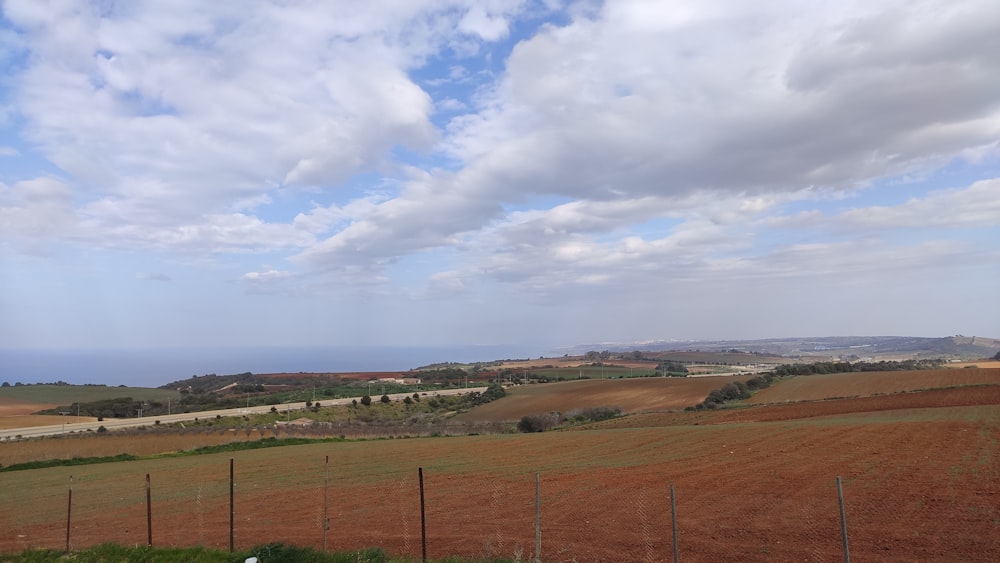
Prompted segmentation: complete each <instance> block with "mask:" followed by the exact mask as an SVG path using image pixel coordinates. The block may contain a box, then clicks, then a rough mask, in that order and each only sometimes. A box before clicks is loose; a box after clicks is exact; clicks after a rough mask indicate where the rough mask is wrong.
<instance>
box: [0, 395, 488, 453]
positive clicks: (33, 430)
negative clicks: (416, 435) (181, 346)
mask: <svg viewBox="0 0 1000 563" xmlns="http://www.w3.org/2000/svg"><path fill="white" fill-rule="evenodd" d="M473 391H479V392H480V393H483V392H485V391H486V387H468V388H462V389H442V390H440V391H419V393H420V394H424V393H427V395H428V396H433V395H462V394H465V393H472V392H473ZM411 396H413V393H390V394H389V398H390V399H392V400H396V399H403V398H404V397H411ZM352 400H359V401H360V400H361V397H349V398H347V399H327V400H320V401H318V402H319V403H321V404H322V405H323V406H325V407H329V406H336V405H349V404H351V401H352ZM373 400H378V399H376V398H373ZM272 406H273V407H275V408H277V409H278V411H279V412H282V413H286V412H287V413H288V415H289V416H292V414H293V413H294V412H295V411H300V410H304V409H306V408H307V407H306V404H305V403H304V402H303V403H283V404H280V405H254V406H251V407H244V408H236V409H222V410H217V411H200V412H189V413H180V414H164V415H158V416H146V417H142V418H110V419H105V420H104V421H103V422H89V421H88V422H66V423H64V424H51V425H48V426H32V427H29V428H7V429H4V430H0V440H10V439H13V438H14V437H15V436H20V437H22V438H33V437H38V436H52V435H55V434H66V433H70V432H86V431H87V430H92V431H96V430H97V429H98V428H99V427H101V426H104V427H105V428H107V429H108V430H115V429H119V428H134V427H137V426H152V425H154V424H156V422H157V421H159V422H160V424H168V423H172V422H184V421H187V420H194V419H196V418H197V419H203V418H215V417H216V415H219V416H240V415H244V414H266V413H269V412H271V407H272ZM67 420H72V417H67Z"/></svg>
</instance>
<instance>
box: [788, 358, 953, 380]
mask: <svg viewBox="0 0 1000 563" xmlns="http://www.w3.org/2000/svg"><path fill="white" fill-rule="evenodd" d="M942 364H943V362H942V361H941V360H903V361H901V362H898V361H881V362H853V363H852V362H815V363H810V364H784V365H780V366H778V367H776V368H774V374H775V375H777V376H779V377H780V376H785V375H814V374H820V373H851V372H855V371H913V370H918V369H938V368H940V367H941V365H942Z"/></svg>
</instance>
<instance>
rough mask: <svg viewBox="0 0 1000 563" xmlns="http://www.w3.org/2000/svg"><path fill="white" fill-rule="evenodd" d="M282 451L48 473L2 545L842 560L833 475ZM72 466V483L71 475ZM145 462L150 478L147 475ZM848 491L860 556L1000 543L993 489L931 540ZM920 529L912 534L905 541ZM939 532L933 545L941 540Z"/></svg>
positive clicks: (900, 510) (907, 555) (970, 549)
mask: <svg viewBox="0 0 1000 563" xmlns="http://www.w3.org/2000/svg"><path fill="white" fill-rule="evenodd" d="M281 450H282V448H273V449H271V450H267V451H263V452H258V453H257V454H256V456H255V457H254V462H253V463H249V462H241V461H240V460H236V461H235V462H233V461H231V459H232V458H229V459H226V458H223V457H220V456H215V460H214V461H213V464H212V465H211V466H210V470H206V464H205V463H204V461H202V460H199V459H197V458H196V457H191V458H178V459H171V460H169V461H170V463H169V468H166V467H162V466H161V464H160V463H159V462H157V461H156V460H144V461H136V462H129V463H128V464H118V465H128V466H133V467H130V468H129V470H128V472H127V473H122V474H121V475H120V478H116V477H115V475H114V474H113V472H112V474H110V475H109V474H108V473H107V472H88V471H87V470H86V468H85V467H79V468H59V469H60V471H46V472H40V473H39V475H40V476H39V478H38V480H37V483H36V486H34V487H32V489H31V490H30V491H24V492H23V498H20V499H19V500H20V501H23V502H25V503H26V504H25V506H31V507H32V509H31V510H27V511H23V512H21V513H18V514H9V513H8V514H4V515H3V516H2V517H0V529H3V530H4V531H3V532H2V533H3V534H5V535H6V536H7V537H6V538H3V544H2V545H3V546H4V550H5V551H15V550H20V549H25V548H29V547H34V548H51V549H63V548H66V547H68V548H83V547H87V546H91V545H95V544H99V543H103V542H115V543H119V544H123V545H145V544H147V543H149V542H150V539H151V540H152V544H153V545H154V546H177V545H202V546H206V547H212V548H218V549H229V548H231V547H233V546H235V547H237V548H241V549H243V548H248V547H250V546H254V545H260V544H265V543H271V542H282V543H287V544H293V545H301V546H311V547H315V548H318V549H325V550H329V551H349V550H360V549H363V548H368V547H380V548H382V549H383V550H384V551H385V552H387V553H389V554H392V555H394V556H398V557H404V558H409V559H410V560H413V561H419V560H421V559H422V558H423V557H424V554H425V553H426V554H427V556H429V557H430V558H432V559H433V558H444V557H453V556H457V557H465V558H477V559H486V560H490V559H507V560H512V561H675V551H674V550H675V546H676V548H677V551H676V554H677V555H678V556H679V559H680V560H684V561H721V560H728V561H791V560H796V561H841V560H846V555H847V551H846V550H845V548H846V544H845V542H844V541H843V540H844V538H843V535H842V530H843V526H844V522H845V520H844V519H842V516H841V512H840V504H839V502H838V490H837V481H836V480H835V477H834V476H827V477H824V478H821V479H816V480H815V481H814V482H809V483H807V484H806V485H805V486H801V482H799V485H800V486H796V487H789V486H785V483H784V482H783V479H782V478H781V476H780V475H741V474H738V473H734V474H732V475H723V476H722V479H721V480H720V481H719V482H718V486H717V487H714V488H712V489H706V488H704V487H700V488H685V486H684V483H685V476H684V475H678V476H676V477H677V482H674V481H673V479H672V478H671V476H668V475H662V474H658V473H657V472H655V471H651V470H649V469H648V468H643V467H622V468H614V467H610V468H608V467H604V468H591V469H586V470H583V471H581V470H578V469H572V468H567V469H566V470H565V471H559V470H551V471H547V472H545V473H535V474H530V473H524V472H519V473H514V474H504V473H503V472H502V471H497V472H493V473H490V474H488V475H485V476H484V474H482V473H478V472H476V473H470V474H469V475H468V476H465V475H463V473H462V472H461V471H460V468H458V469H459V470H456V468H448V470H443V468H442V470H438V471H434V470H431V471H423V470H418V468H417V467H413V468H411V469H407V470H400V469H398V468H397V466H396V465H387V466H386V468H385V470H384V471H373V472H372V473H370V474H367V475H365V474H362V475H360V476H359V475H357V473H356V472H354V471H353V469H352V467H350V464H351V463H352V462H351V461H350V460H331V459H330V457H329V456H316V458H315V459H305V458H303V457H302V456H297V457H295V458H287V459H286V458H283V455H284V454H283V452H282V451H281ZM373 455H374V454H373ZM354 462H356V463H363V464H364V466H365V467H368V468H372V467H376V466H377V463H378V461H377V460H374V459H368V460H355V461H354ZM230 463H232V471H233V473H232V480H230V467H231V466H230ZM73 469H75V470H76V472H75V473H76V474H75V475H74V476H73V477H72V481H71V482H70V480H69V479H67V478H66V477H67V476H66V475H65V472H66V471H69V470H73ZM62 470H65V471H62ZM137 470H138V472H137ZM143 474H148V475H149V479H150V481H149V488H148V489H147V484H146V481H145V479H142V478H136V476H137V475H143ZM346 474H349V475H351V477H350V478H347V477H345V475H346ZM421 477H423V491H421V483H420V481H421V479H420V478H421ZM751 480H754V481H755V483H757V484H759V482H760V481H768V482H770V485H769V486H768V487H766V488H765V489H763V490H766V491H767V494H761V493H760V492H759V491H761V490H762V489H761V487H759V486H754V487H748V486H747V484H748V482H750V481H751ZM672 488H673V489H674V491H673V494H672V492H671V489H672ZM843 490H844V496H845V504H844V506H845V511H844V517H846V528H847V530H848V531H849V533H852V534H857V535H858V537H859V539H860V541H857V542H853V543H851V548H852V549H854V550H856V551H858V552H859V553H860V555H861V557H859V558H858V559H857V560H880V561H887V560H888V561H891V560H899V561H903V560H914V559H926V558H927V556H928V554H933V553H942V552H947V551H948V546H947V545H945V546H943V547H942V546H941V545H940V543H941V542H948V541H954V542H960V543H961V544H962V545H957V549H958V550H959V551H958V552H960V553H962V554H963V556H962V559H963V560H981V561H993V560H997V559H998V556H1000V544H998V540H997V539H996V535H995V531H996V530H997V523H996V522H997V516H998V514H997V512H996V507H995V504H993V505H992V506H993V509H992V510H993V511H992V512H990V509H989V508H988V507H989V506H991V503H992V502H993V500H995V495H996V492H995V491H992V492H990V491H985V492H986V493H988V494H987V496H986V497H985V498H984V499H983V502H982V504H981V505H978V506H953V507H951V508H952V509H953V511H954V515H955V517H956V518H958V519H959V520H960V522H961V523H962V525H965V526H969V527H971V528H972V530H971V531H970V533H969V534H967V535H965V536H963V537H955V538H951V539H950V540H949V539H948V538H940V537H936V538H933V539H925V540H923V541H921V540H919V539H918V538H919V533H920V532H923V531H925V530H928V529H930V527H932V526H933V524H934V523H933V522H930V523H928V522H920V521H919V520H920V519H921V518H920V515H919V514H918V513H916V512H915V511H914V510H913V509H914V507H908V506H902V507H900V506H896V507H893V506H892V505H891V503H887V502H878V501H877V500H873V499H871V498H869V497H870V496H871V494H872V491H866V490H864V489H862V488H859V487H855V488H852V483H851V482H847V483H846V484H845V485H844V487H843ZM421 492H422V493H423V494H421ZM15 496H16V495H15ZM147 499H149V500H148V501H147ZM15 500H17V499H15ZM882 500H883V501H884V500H890V501H891V499H882ZM925 502H927V503H931V504H936V505H942V504H947V503H949V502H950V497H949V492H948V491H935V490H933V489H929V490H928V492H927V496H926V498H925ZM934 513H935V514H939V512H937V511H935V512H934ZM887 527H888V528H891V529H894V530H899V531H898V532H897V533H894V534H893V535H892V536H891V537H888V538H886V537H880V535H882V534H881V532H879V533H871V530H868V528H871V529H877V530H880V531H882V530H885V529H887ZM976 528H978V529H979V531H980V532H981V533H978V534H977V533H976ZM675 529H676V535H675V532H674V530H675ZM914 532H915V533H914ZM908 535H913V536H914V538H915V540H914V541H913V542H912V544H910V545H907V544H905V543H904V542H900V541H899V538H900V537H906V536H908ZM977 538H978V539H977ZM887 542H888V543H889V544H890V545H889V546H888V547H889V548H888V549H887V545H886V544H887ZM933 542H937V544H938V545H936V547H935V548H934V549H935V550H936V551H929V550H928V549H929V548H928V544H929V543H933ZM970 542H971V544H970ZM977 542H978V543H977ZM970 554H972V555H970Z"/></svg>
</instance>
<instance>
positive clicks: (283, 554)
mask: <svg viewBox="0 0 1000 563" xmlns="http://www.w3.org/2000/svg"><path fill="white" fill-rule="evenodd" d="M250 557H256V558H257V560H258V561H259V562H260V563H408V562H409V561H412V560H411V559H408V558H398V557H390V556H388V555H386V553H385V552H384V551H382V550H381V549H380V548H368V549H362V550H360V551H345V552H338V553H323V552H321V551H317V550H315V549H311V548H308V547H295V546H291V545H284V544H280V543H273V544H267V545H261V546H257V547H254V548H251V549H248V550H240V551H237V552H234V553H229V552H228V551H222V550H218V549H206V548H203V547H172V548H157V547H146V546H142V547H124V546H120V545H117V544H111V543H106V544H101V545H98V546H95V547H91V548H89V549H85V550H81V551H74V552H71V553H69V554H66V553H63V552H62V551H57V550H53V549H32V550H28V551H24V552H21V553H18V554H14V555H4V554H0V563H47V562H49V561H75V562H77V563H174V562H176V563H243V562H244V561H246V560H247V559H248V558H250ZM432 561H434V562H436V563H505V562H508V561H510V560H509V559H460V558H448V559H434V560H432Z"/></svg>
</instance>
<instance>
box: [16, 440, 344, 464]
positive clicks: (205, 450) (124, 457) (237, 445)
mask: <svg viewBox="0 0 1000 563" xmlns="http://www.w3.org/2000/svg"><path fill="white" fill-rule="evenodd" d="M344 441H345V439H343V438H281V439H280V440H279V439H278V438H261V439H260V440H257V441H253V442H232V443H229V444H219V445H215V446H202V447H200V448H195V449H193V450H184V451H180V452H169V453H162V454H156V455H151V456H136V455H132V454H118V455H113V456H102V457H74V458H70V459H46V460H41V461H29V462H27V463H15V464H13V465H8V466H7V467H0V472H4V471H25V470H29V469H42V468H46V467H70V466H76V465H94V464H97V463H115V462H118V461H136V460H140V459H157V458H164V457H185V456H192V455H205V454H217V453H227V452H239V451H245V450H260V449H263V448H277V447H281V446H301V445H304V444H321V443H329V442H344Z"/></svg>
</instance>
